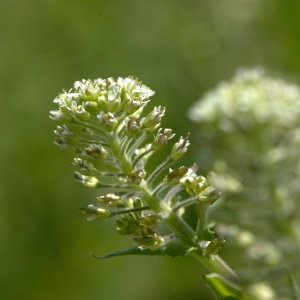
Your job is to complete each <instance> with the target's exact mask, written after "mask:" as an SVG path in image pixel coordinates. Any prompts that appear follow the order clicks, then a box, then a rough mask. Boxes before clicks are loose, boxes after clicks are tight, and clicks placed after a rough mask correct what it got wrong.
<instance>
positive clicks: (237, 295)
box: [204, 273, 242, 300]
mask: <svg viewBox="0 0 300 300" xmlns="http://www.w3.org/2000/svg"><path fill="white" fill-rule="evenodd" d="M204 280H205V282H206V284H207V285H208V286H209V288H210V289H211V291H212V293H213V294H214V296H215V297H216V299H218V300H241V299H242V293H241V290H240V288H239V287H238V286H236V285H235V284H233V283H232V282H230V281H229V280H227V279H225V278H224V277H222V276H221V275H219V274H216V273H212V274H209V275H206V276H204Z"/></svg>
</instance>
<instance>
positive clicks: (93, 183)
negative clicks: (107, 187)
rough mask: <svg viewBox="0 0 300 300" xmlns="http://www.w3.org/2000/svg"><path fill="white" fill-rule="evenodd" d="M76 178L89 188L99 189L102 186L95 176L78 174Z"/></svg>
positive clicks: (75, 175)
mask: <svg viewBox="0 0 300 300" xmlns="http://www.w3.org/2000/svg"><path fill="white" fill-rule="evenodd" d="M74 177H75V179H77V180H79V181H80V182H81V183H82V184H84V185H85V186H87V187H91V188H97V187H99V186H100V181H99V179H98V178H96V177H95V176H86V175H83V174H80V173H79V172H76V173H75V174H74Z"/></svg>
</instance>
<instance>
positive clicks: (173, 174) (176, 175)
mask: <svg viewBox="0 0 300 300" xmlns="http://www.w3.org/2000/svg"><path fill="white" fill-rule="evenodd" d="M188 170H189V169H188V168H187V167H184V166H182V167H180V168H177V169H175V170H172V169H170V172H169V174H168V175H167V176H166V177H165V178H164V183H166V184H178V183H179V181H180V179H181V178H182V177H183V176H184V175H185V174H186V173H187V172H188Z"/></svg>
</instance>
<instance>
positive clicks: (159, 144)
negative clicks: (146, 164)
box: [151, 128, 175, 150]
mask: <svg viewBox="0 0 300 300" xmlns="http://www.w3.org/2000/svg"><path fill="white" fill-rule="evenodd" d="M161 131H162V129H160V130H158V133H157V135H156V136H155V138H154V141H153V143H152V145H151V146H152V149H154V150H159V149H162V148H163V147H164V146H166V145H167V144H168V141H169V140H170V139H172V138H173V137H174V136H175V134H173V132H172V129H169V128H165V129H164V130H163V132H161Z"/></svg>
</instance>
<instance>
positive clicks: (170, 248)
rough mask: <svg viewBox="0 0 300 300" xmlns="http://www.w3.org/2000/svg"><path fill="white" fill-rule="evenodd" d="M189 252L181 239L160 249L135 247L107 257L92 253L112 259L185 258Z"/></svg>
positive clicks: (165, 244)
mask: <svg viewBox="0 0 300 300" xmlns="http://www.w3.org/2000/svg"><path fill="white" fill-rule="evenodd" d="M187 251H188V247H187V246H186V245H185V244H183V243H182V242H181V241H180V240H179V239H177V238H174V239H172V240H170V241H168V242H166V243H164V244H163V245H162V246H161V247H160V248H158V249H155V250H153V249H149V248H145V249H143V248H141V247H138V246H136V247H133V248H129V249H124V250H120V251H116V252H113V253H109V254H105V255H99V256H98V255H95V254H93V253H92V256H93V257H95V258H111V257H116V256H125V255H167V256H172V257H175V256H184V255H185V254H186V252H187Z"/></svg>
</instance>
